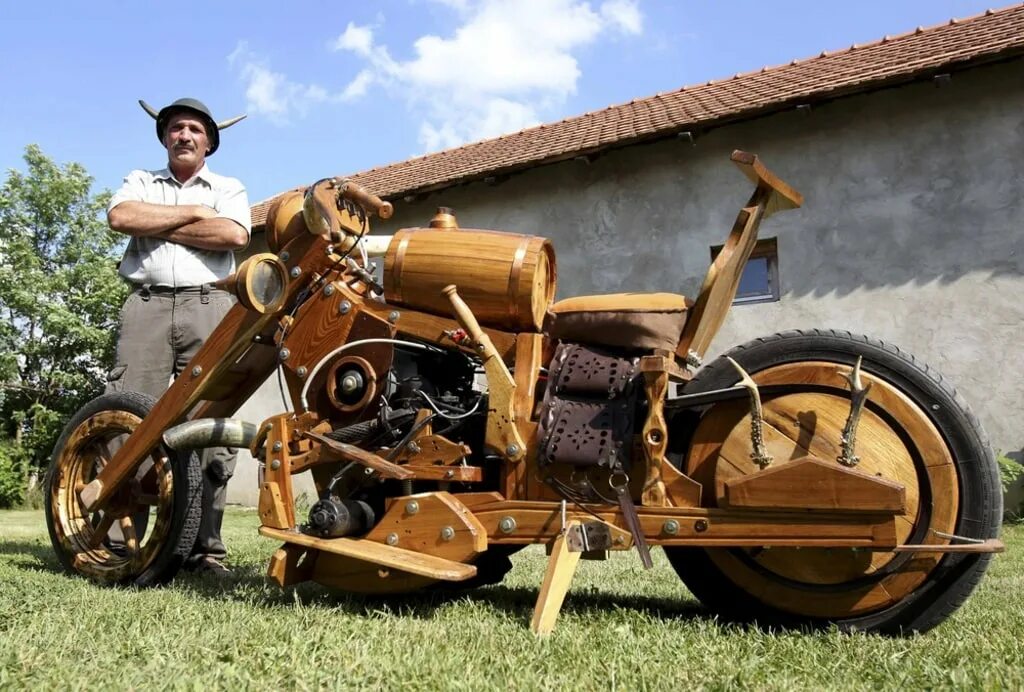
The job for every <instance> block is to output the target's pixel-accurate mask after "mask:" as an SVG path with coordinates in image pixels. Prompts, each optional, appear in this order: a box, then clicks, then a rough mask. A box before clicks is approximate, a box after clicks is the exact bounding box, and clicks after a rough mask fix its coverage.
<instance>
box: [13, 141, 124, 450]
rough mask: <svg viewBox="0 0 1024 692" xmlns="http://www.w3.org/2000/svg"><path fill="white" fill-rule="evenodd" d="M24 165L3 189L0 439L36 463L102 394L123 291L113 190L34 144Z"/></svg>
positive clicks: (119, 240)
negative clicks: (109, 218)
mask: <svg viewBox="0 0 1024 692" xmlns="http://www.w3.org/2000/svg"><path fill="white" fill-rule="evenodd" d="M24 160H25V164H26V170H25V171H24V172H22V171H18V170H9V171H8V173H7V177H6V179H5V180H4V182H3V185H2V186H0V439H8V440H15V441H16V442H17V443H18V444H19V445H20V446H21V448H22V449H23V450H24V451H25V453H26V457H27V459H28V461H29V462H30V463H31V464H32V465H34V466H37V467H41V466H43V465H44V464H45V461H46V458H47V456H48V455H49V453H50V450H51V449H52V447H53V444H54V442H55V441H56V438H57V436H58V435H59V433H60V429H61V426H62V424H63V422H64V421H65V420H67V419H68V418H69V417H70V415H71V413H72V412H74V411H75V410H76V409H77V408H78V407H79V406H81V405H82V404H83V403H85V402H86V401H88V400H89V399H90V398H92V397H93V396H95V395H97V394H99V393H101V392H102V390H103V384H104V377H105V374H106V370H107V368H108V367H109V365H110V363H111V362H112V359H113V349H114V345H115V342H114V335H115V332H116V326H117V317H118V313H119V310H120V306H121V304H122V303H123V302H124V298H125V295H126V294H127V286H126V285H125V284H124V282H123V281H121V280H120V278H119V277H118V274H117V269H116V264H115V259H116V257H117V255H118V254H119V252H118V249H119V245H120V244H121V242H122V237H121V236H119V235H118V234H116V233H114V232H113V231H111V230H110V229H109V228H108V227H107V224H106V219H105V216H104V211H105V208H106V203H107V200H108V199H109V193H107V192H102V193H99V194H96V195H93V194H92V193H91V192H90V188H91V185H92V178H91V177H90V176H89V175H88V173H86V171H85V169H84V168H83V167H82V166H80V165H79V164H76V163H69V164H65V165H63V166H58V165H57V164H55V163H54V162H53V161H51V160H50V159H49V158H47V157H46V155H44V154H43V152H42V151H41V150H40V149H39V147H37V146H35V145H29V146H28V147H26V149H25V156H24Z"/></svg>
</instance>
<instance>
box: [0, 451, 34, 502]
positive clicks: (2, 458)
mask: <svg viewBox="0 0 1024 692" xmlns="http://www.w3.org/2000/svg"><path fill="white" fill-rule="evenodd" d="M27 489H28V459H27V458H26V455H25V453H24V452H23V451H22V450H21V448H20V447H19V446H18V445H16V444H14V443H13V442H11V441H9V440H0V509H10V508H11V507H17V506H19V505H21V503H22V502H24V501H25V492H26V490H27Z"/></svg>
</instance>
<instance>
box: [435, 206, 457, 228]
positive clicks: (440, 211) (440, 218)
mask: <svg viewBox="0 0 1024 692" xmlns="http://www.w3.org/2000/svg"><path fill="white" fill-rule="evenodd" d="M430 227H431V228H458V227H459V222H458V221H456V220H455V210H454V209H452V208H451V207H438V208H437V213H436V214H434V218H432V219H431V220H430Z"/></svg>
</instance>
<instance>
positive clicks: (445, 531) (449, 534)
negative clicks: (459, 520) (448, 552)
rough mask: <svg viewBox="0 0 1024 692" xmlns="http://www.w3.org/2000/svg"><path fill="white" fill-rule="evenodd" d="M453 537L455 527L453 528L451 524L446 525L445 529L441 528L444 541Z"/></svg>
mask: <svg viewBox="0 0 1024 692" xmlns="http://www.w3.org/2000/svg"><path fill="white" fill-rule="evenodd" d="M453 538H455V529H453V528H452V527H450V526H446V527H444V528H443V529H441V540H442V541H450V540H451V539H453Z"/></svg>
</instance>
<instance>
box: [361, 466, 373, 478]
mask: <svg viewBox="0 0 1024 692" xmlns="http://www.w3.org/2000/svg"><path fill="white" fill-rule="evenodd" d="M363 474H364V475H367V476H372V475H373V469H371V468H370V467H369V466H367V467H366V468H365V469H363Z"/></svg>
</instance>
